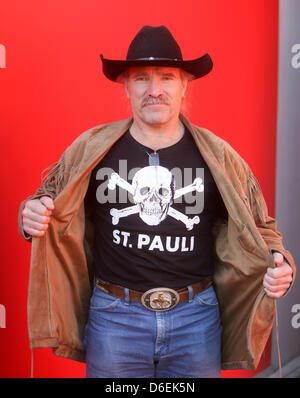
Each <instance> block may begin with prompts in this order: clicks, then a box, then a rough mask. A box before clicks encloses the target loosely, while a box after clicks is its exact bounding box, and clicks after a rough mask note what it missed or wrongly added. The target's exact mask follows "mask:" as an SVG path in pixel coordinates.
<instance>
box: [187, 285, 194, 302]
mask: <svg viewBox="0 0 300 398" xmlns="http://www.w3.org/2000/svg"><path fill="white" fill-rule="evenodd" d="M187 288H188V291H189V303H191V302H192V301H193V298H194V290H193V288H192V286H190V285H189V286H188V287H187Z"/></svg>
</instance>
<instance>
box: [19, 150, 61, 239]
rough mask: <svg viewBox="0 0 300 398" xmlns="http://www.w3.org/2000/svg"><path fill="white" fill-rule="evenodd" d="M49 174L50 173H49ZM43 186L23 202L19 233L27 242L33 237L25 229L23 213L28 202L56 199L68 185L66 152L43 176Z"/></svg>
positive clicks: (20, 210) (20, 211)
mask: <svg viewBox="0 0 300 398" xmlns="http://www.w3.org/2000/svg"><path fill="white" fill-rule="evenodd" d="M47 172H48V173H47ZM41 180H42V182H41V186H40V187H39V188H38V189H37V190H36V192H35V193H34V194H33V195H30V196H29V197H27V198H26V199H25V200H23V201H22V202H21V205H20V207H19V213H18V231H19V233H20V235H21V236H22V237H23V238H24V239H25V240H27V241H31V236H30V235H28V234H27V233H26V232H25V231H24V229H23V222H22V212H23V209H24V207H25V205H26V202H27V201H28V200H32V199H38V198H40V197H42V196H49V197H50V198H51V199H53V200H54V199H55V198H56V196H57V195H58V194H59V192H60V191H61V190H62V189H63V187H64V184H65V183H66V181H65V180H66V173H65V152H64V153H63V154H62V156H61V157H60V159H59V160H58V162H56V163H54V164H52V165H50V166H49V167H47V168H46V169H45V170H43V172H42V174H41Z"/></svg>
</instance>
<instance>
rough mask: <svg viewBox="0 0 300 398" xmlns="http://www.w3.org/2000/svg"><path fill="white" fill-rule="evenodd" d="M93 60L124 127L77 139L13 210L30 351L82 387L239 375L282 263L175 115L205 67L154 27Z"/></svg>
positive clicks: (267, 320) (216, 163)
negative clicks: (95, 380) (28, 246)
mask: <svg viewBox="0 0 300 398" xmlns="http://www.w3.org/2000/svg"><path fill="white" fill-rule="evenodd" d="M101 58H102V62H103V71H104V74H105V75H106V77H108V78H109V79H110V80H112V81H118V82H121V83H122V84H124V88H125V91H126V94H127V96H128V98H129V100H130V103H131V107H132V114H133V118H130V119H129V120H126V121H120V122H115V123H110V124H107V125H103V126H98V127H95V128H94V129H91V130H89V131H88V132H86V133H84V134H82V135H81V136H80V137H78V138H77V140H75V142H74V143H73V144H72V145H71V146H70V147H68V148H67V150H66V151H65V152H64V153H63V155H62V156H61V158H60V160H59V161H58V162H57V163H56V164H55V167H54V168H53V169H52V170H51V171H50V172H49V174H48V175H47V177H46V179H45V181H44V183H43V184H42V186H41V187H40V188H39V189H38V190H37V192H36V193H35V195H33V196H31V197H30V198H28V199H27V200H26V201H24V202H23V203H22V205H21V207H20V213H19V214H20V232H21V234H22V235H23V236H24V237H25V238H26V239H29V240H30V239H31V238H30V236H31V237H33V238H32V258H31V270H30V281H29V299H28V307H29V312H28V314H29V315H28V316H29V320H28V324H29V337H30V344H31V348H35V347H52V348H53V351H54V353H55V354H56V355H59V356H63V357H68V358H72V359H76V360H81V361H84V360H86V362H87V377H219V376H220V370H221V367H223V369H236V368H245V369H253V368H255V367H256V366H257V365H258V362H259V359H260V357H261V355H262V353H263V350H264V347H265V344H266V342H267V339H268V337H269V334H270V331H271V328H272V323H273V318H274V310H275V300H274V299H277V298H279V297H281V296H282V295H284V294H285V293H286V291H287V289H288V288H289V287H290V285H291V283H292V281H293V277H295V266H294V262H293V258H292V257H291V255H290V253H289V252H288V251H286V250H285V249H284V247H283V246H282V241H281V235H280V233H279V232H278V231H277V229H276V222H275V220H274V219H272V218H270V217H269V216H268V214H267V208H266V205H265V202H264V199H263V196H262V193H261V191H260V188H259V185H258V183H257V181H256V179H255V178H254V176H253V174H252V172H251V170H250V169H249V167H248V165H247V164H246V163H245V162H244V161H243V160H242V159H241V158H240V156H239V155H238V154H237V153H236V152H235V151H234V150H233V149H232V148H231V147H230V146H229V145H228V144H227V143H226V142H224V141H223V140H221V139H219V138H218V137H216V136H215V135H214V134H212V133H211V132H209V131H207V130H205V129H200V128H199V127H197V126H194V125H192V124H191V123H190V122H189V121H188V120H187V118H185V117H184V116H183V115H182V114H181V113H180V109H181V106H182V103H183V100H184V97H185V93H186V90H187V86H188V84H189V80H190V79H196V78H200V77H202V76H204V75H206V74H208V73H209V72H210V70H211V68H212V61H211V59H210V57H209V55H208V54H206V55H204V56H202V57H200V58H198V59H196V60H193V61H183V59H182V55H181V50H180V48H179V46H178V44H177V43H176V41H175V39H174V38H173V36H172V35H171V33H170V32H169V31H168V29H167V28H165V27H164V26H160V27H149V26H145V27H143V28H142V29H141V31H140V32H138V34H137V35H136V37H135V38H134V39H133V41H132V43H131V45H130V47H129V50H128V54H127V58H126V60H125V61H113V60H108V59H105V58H104V57H103V56H101ZM91 289H92V291H91Z"/></svg>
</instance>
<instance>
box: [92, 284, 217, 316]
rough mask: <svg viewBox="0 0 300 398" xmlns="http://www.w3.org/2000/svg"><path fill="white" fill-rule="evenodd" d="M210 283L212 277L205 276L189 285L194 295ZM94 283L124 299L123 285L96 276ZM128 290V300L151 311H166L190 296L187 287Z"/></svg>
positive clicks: (102, 289) (99, 287) (106, 291)
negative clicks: (142, 290)
mask: <svg viewBox="0 0 300 398" xmlns="http://www.w3.org/2000/svg"><path fill="white" fill-rule="evenodd" d="M211 284H212V278H211V277H207V278H204V279H202V280H201V281H199V282H196V283H193V284H191V285H190V286H191V287H192V289H193V293H194V295H196V294H198V293H200V292H202V291H203V290H205V289H207V288H208V287H209V286H210V285H211ZM95 285H96V287H97V288H98V289H99V290H101V291H103V292H105V293H109V294H111V295H112V296H115V297H118V298H122V299H125V288H124V287H123V286H119V285H115V284H113V283H110V282H107V281H103V280H102V279H99V278H96V282H95ZM128 291H129V298H130V300H132V301H134V302H137V303H142V304H143V305H144V306H145V307H146V308H147V309H149V310H152V311H168V310H170V309H171V308H174V307H175V306H176V305H177V304H180V303H184V302H186V301H188V300H189V297H190V296H189V290H188V288H187V287H184V288H181V289H179V290H174V289H170V288H166V287H158V288H154V289H149V290H147V291H146V292H139V291H137V290H132V289H128Z"/></svg>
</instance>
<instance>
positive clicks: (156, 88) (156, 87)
mask: <svg viewBox="0 0 300 398" xmlns="http://www.w3.org/2000/svg"><path fill="white" fill-rule="evenodd" d="M147 91H148V95H150V96H151V97H159V96H160V95H161V94H162V93H163V88H162V84H161V80H160V79H159V78H158V77H156V76H152V77H151V79H150V80H149V85H148V90H147Z"/></svg>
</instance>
